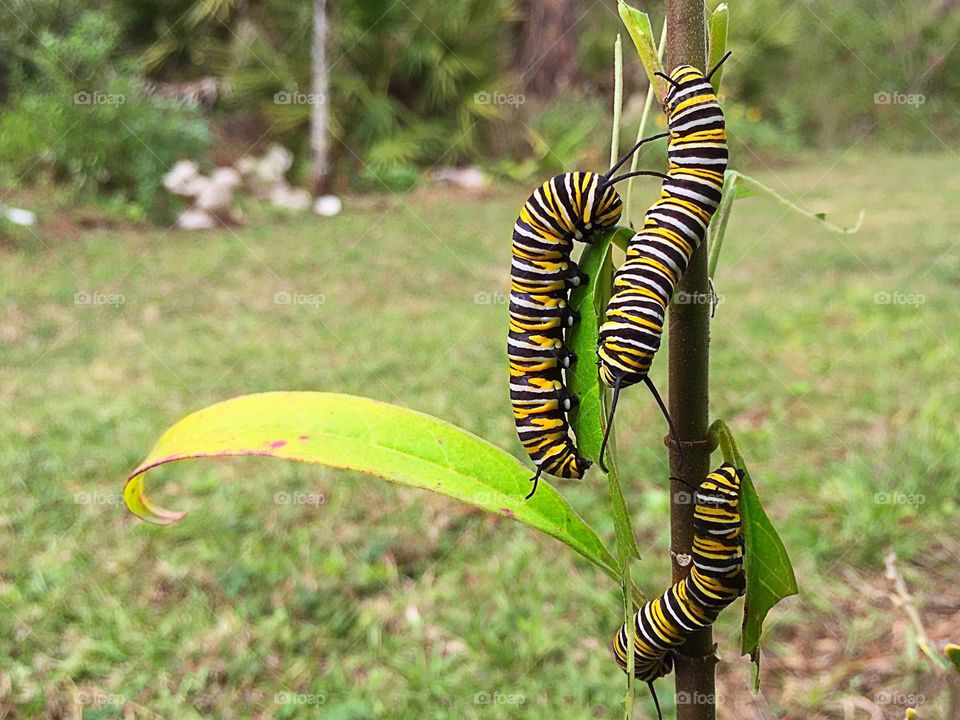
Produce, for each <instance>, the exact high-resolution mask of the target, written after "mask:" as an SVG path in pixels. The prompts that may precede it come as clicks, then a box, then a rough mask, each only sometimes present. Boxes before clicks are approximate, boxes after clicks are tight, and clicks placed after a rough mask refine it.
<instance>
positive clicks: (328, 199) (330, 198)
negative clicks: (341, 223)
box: [313, 195, 343, 217]
mask: <svg viewBox="0 0 960 720" xmlns="http://www.w3.org/2000/svg"><path fill="white" fill-rule="evenodd" d="M341 210H343V202H341V200H340V198H338V197H337V196H336V195H321V196H320V197H318V198H317V199H316V200H314V201H313V211H314V212H315V213H316V214H317V215H322V216H323V217H333V216H334V215H339V214H340V211H341Z"/></svg>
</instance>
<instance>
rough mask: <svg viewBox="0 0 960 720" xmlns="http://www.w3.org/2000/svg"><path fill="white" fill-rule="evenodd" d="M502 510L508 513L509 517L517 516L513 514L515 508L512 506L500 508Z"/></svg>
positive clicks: (505, 513)
mask: <svg viewBox="0 0 960 720" xmlns="http://www.w3.org/2000/svg"><path fill="white" fill-rule="evenodd" d="M500 512H501V513H503V514H504V515H506V516H507V517H508V518H515V517H516V515H514V514H513V510H511V509H510V508H500Z"/></svg>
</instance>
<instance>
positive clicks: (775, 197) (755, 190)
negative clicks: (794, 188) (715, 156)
mask: <svg viewBox="0 0 960 720" xmlns="http://www.w3.org/2000/svg"><path fill="white" fill-rule="evenodd" d="M736 183H737V196H738V197H741V195H740V192H741V191H743V192H745V193H749V194H751V195H757V196H759V197H763V198H766V199H767V200H771V201H773V202H775V203H776V204H777V205H780V206H781V207H783V208H785V209H787V210H789V211H790V212H793V213H796V214H797V215H803V216H804V217H808V218H811V219H813V220H819V221H820V222H822V223H823V224H824V225H825V226H826V227H828V228H829V229H830V230H832V231H833V232H837V233H843V234H844V235H852V234H853V233H855V232H857V230H859V229H860V226H861V225H862V224H863V217H864V212H863V210H861V211H860V215H859V216H858V218H857V222H856V223H854V225H853V226H851V227H842V226H840V225H834V224H832V223H829V222H827V215H826V213H815V212H811V211H809V210H805V209H804V208H802V207H800V206H799V205H797V204H795V203H792V202H790V201H789V200H787V199H786V198H785V197H783V196H782V195H780V193H778V192H777V191H776V190H774V189H773V188H769V187H767V186H766V185H764V184H763V183H762V182H760V181H759V180H757V179H755V178H752V177H750V176H749V175H744V174H743V173H739V172H738V173H736ZM742 197H746V195H743V196H742Z"/></svg>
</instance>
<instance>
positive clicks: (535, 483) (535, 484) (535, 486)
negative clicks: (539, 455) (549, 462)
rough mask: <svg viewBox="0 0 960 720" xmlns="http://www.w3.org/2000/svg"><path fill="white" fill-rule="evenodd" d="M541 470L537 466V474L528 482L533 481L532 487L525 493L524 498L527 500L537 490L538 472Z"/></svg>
mask: <svg viewBox="0 0 960 720" xmlns="http://www.w3.org/2000/svg"><path fill="white" fill-rule="evenodd" d="M542 472H543V470H541V469H540V468H537V474H536V475H534V476H533V477H532V478H530V482H532V483H533V489H532V490H531V491H530V494H529V495H527V496H526V497H525V498H524V500H529V499H530V498H532V497H533V495H534V493H536V492H537V485H539V484H540V474H541V473H542Z"/></svg>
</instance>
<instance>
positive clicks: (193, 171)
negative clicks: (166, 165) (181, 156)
mask: <svg viewBox="0 0 960 720" xmlns="http://www.w3.org/2000/svg"><path fill="white" fill-rule="evenodd" d="M198 177H200V169H199V168H198V167H197V164H196V163H195V162H193V161H192V160H180V161H178V162H177V163H176V164H175V165H174V166H173V167H172V168H170V171H169V172H168V173H167V174H166V175H164V176H163V186H164V187H165V188H166V189H167V190H169V191H170V192H172V193H174V194H175V195H186V196H187V197H192V196H193V195H196V194H197V188H196V181H197V178H198Z"/></svg>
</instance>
